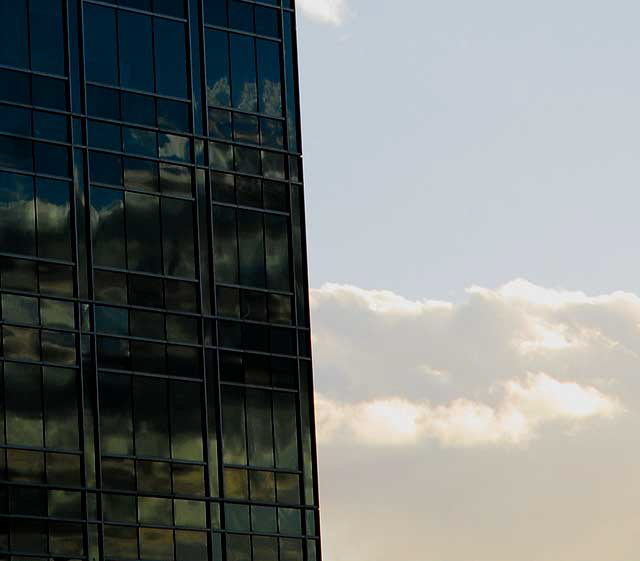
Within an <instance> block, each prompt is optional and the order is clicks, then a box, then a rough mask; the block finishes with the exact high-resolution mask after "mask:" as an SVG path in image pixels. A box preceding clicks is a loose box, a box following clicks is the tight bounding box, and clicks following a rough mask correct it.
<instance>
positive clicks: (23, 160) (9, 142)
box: [0, 136, 33, 171]
mask: <svg viewBox="0 0 640 561" xmlns="http://www.w3.org/2000/svg"><path fill="white" fill-rule="evenodd" d="M32 150H33V143H32V142H31V141H30V140H22V139H19V138H7V137H4V136H0V166H1V167H5V168H11V169H17V170H22V171H32V170H33V154H32Z"/></svg>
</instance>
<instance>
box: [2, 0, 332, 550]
mask: <svg viewBox="0 0 640 561" xmlns="http://www.w3.org/2000/svg"><path fill="white" fill-rule="evenodd" d="M295 45H296V38H295V13H294V6H293V0H262V1H259V2H258V1H249V0H119V1H111V2H109V1H103V0H100V1H97V0H95V1H94V0H0V561H8V560H9V559H11V560H12V561H13V560H21V559H24V560H25V561H26V560H27V559H28V560H37V559H42V560H43V561H44V560H45V559H72V560H82V559H87V560H109V559H111V560H114V561H115V560H137V559H141V560H149V561H164V560H168V561H205V560H207V561H208V560H228V561H319V559H320V546H319V527H318V503H317V483H316V458H315V437H314V420H313V400H312V395H313V383H312V376H311V349H310V331H309V311H308V285H307V277H306V271H307V267H306V253H305V251H306V250H305V237H304V236H305V233H304V198H303V185H302V169H301V167H302V166H301V143H300V134H299V109H298V108H299V102H298V91H297V67H296V64H297V62H296V46H295Z"/></svg>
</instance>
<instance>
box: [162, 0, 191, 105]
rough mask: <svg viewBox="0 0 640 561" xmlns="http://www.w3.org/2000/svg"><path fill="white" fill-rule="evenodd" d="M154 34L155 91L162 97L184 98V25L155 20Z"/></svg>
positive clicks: (185, 65)
mask: <svg viewBox="0 0 640 561" xmlns="http://www.w3.org/2000/svg"><path fill="white" fill-rule="evenodd" d="M174 1H175V0H174ZM154 33H155V61H156V86H157V91H158V93H159V94H162V95H168V96H173V97H186V96H187V53H186V38H185V29H184V24H182V23H178V22H175V21H169V20H165V19H160V18H156V19H155V20H154Z"/></svg>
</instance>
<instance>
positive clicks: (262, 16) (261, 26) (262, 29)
mask: <svg viewBox="0 0 640 561" xmlns="http://www.w3.org/2000/svg"><path fill="white" fill-rule="evenodd" d="M279 21H280V12H279V11H278V10H272V9H271V8H264V7H262V6H256V33H258V34H259V35H268V36H270V37H279V35H280V26H279V25H278V22H279Z"/></svg>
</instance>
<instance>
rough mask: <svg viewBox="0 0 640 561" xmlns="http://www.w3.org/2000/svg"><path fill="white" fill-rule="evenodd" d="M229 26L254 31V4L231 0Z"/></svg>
mask: <svg viewBox="0 0 640 561" xmlns="http://www.w3.org/2000/svg"><path fill="white" fill-rule="evenodd" d="M229 27H231V28H233V29H239V30H240V31H247V32H248V33H253V32H254V31H255V29H254V25H253V6H251V5H249V4H245V3H244V2H238V0H230V3H229Z"/></svg>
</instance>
